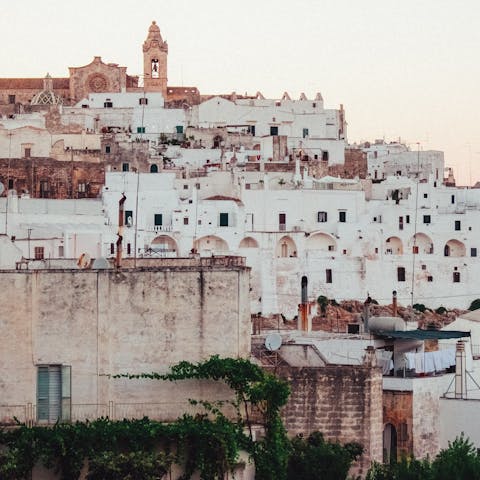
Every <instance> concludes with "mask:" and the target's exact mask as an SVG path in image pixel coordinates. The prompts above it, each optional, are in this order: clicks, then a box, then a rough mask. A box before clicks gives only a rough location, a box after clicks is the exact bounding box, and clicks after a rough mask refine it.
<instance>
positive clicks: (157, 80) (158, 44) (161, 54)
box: [143, 21, 168, 100]
mask: <svg viewBox="0 0 480 480" xmlns="http://www.w3.org/2000/svg"><path fill="white" fill-rule="evenodd" d="M167 56H168V44H167V42H164V41H163V39H162V35H161V34H160V28H159V27H158V25H157V23H156V22H155V21H153V22H152V24H151V25H150V28H149V29H148V35H147V39H146V40H145V41H144V42H143V74H144V79H143V81H144V86H145V91H146V92H161V93H162V95H163V97H164V99H165V100H166V99H167Z"/></svg>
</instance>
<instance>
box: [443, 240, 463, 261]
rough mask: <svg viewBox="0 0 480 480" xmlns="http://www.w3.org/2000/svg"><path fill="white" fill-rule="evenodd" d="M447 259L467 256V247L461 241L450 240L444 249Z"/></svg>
mask: <svg viewBox="0 0 480 480" xmlns="http://www.w3.org/2000/svg"><path fill="white" fill-rule="evenodd" d="M443 254H444V256H445V257H464V256H465V255H466V249H465V245H464V244H463V243H462V242H460V241H459V240H454V239H452V240H449V241H448V242H447V243H446V244H445V247H443Z"/></svg>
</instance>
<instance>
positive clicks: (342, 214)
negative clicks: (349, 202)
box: [338, 210, 347, 223]
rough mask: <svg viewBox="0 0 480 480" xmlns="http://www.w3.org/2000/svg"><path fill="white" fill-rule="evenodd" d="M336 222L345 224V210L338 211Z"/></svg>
mask: <svg viewBox="0 0 480 480" xmlns="http://www.w3.org/2000/svg"><path fill="white" fill-rule="evenodd" d="M338 221H339V222H341V223H345V222H346V221H347V212H346V210H340V211H339V212H338Z"/></svg>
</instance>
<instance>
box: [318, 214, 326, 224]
mask: <svg viewBox="0 0 480 480" xmlns="http://www.w3.org/2000/svg"><path fill="white" fill-rule="evenodd" d="M327 218H328V214H327V212H317V222H319V223H322V222H326V221H327Z"/></svg>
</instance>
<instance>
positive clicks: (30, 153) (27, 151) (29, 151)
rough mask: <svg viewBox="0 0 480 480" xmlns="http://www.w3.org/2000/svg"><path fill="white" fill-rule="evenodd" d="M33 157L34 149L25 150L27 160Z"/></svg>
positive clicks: (27, 148)
mask: <svg viewBox="0 0 480 480" xmlns="http://www.w3.org/2000/svg"><path fill="white" fill-rule="evenodd" d="M31 156H32V149H31V148H29V147H26V148H25V158H30V157H31Z"/></svg>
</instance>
